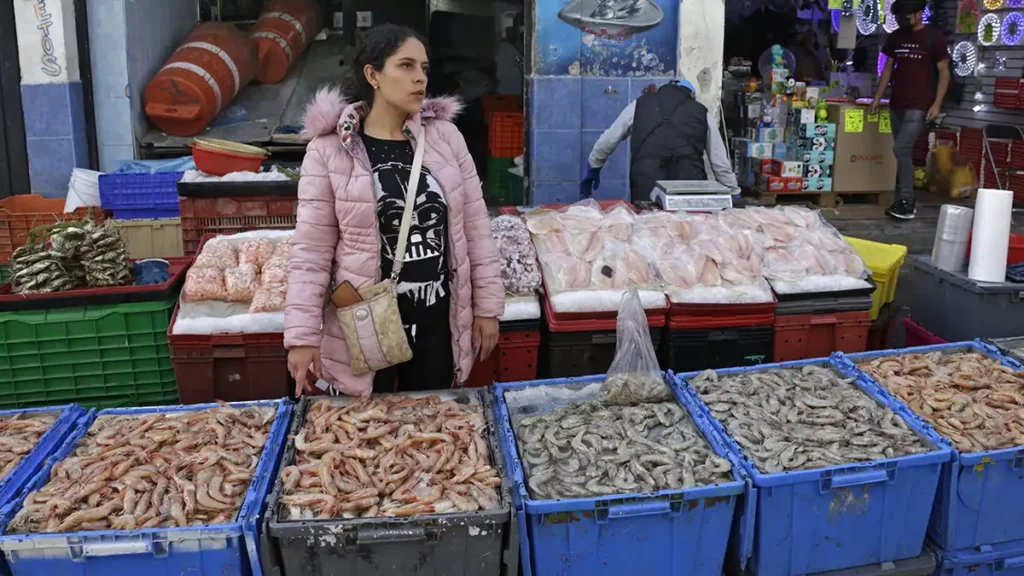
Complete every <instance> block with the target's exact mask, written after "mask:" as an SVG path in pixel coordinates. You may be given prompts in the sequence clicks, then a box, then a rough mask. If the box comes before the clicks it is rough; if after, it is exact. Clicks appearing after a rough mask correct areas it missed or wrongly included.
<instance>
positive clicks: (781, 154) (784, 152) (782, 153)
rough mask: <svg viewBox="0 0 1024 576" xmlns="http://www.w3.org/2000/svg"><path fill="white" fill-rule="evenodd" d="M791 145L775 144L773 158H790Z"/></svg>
mask: <svg viewBox="0 0 1024 576" xmlns="http://www.w3.org/2000/svg"><path fill="white" fill-rule="evenodd" d="M788 154H789V146H788V145H787V144H773V145H772V158H775V159H776V160H789V156H788Z"/></svg>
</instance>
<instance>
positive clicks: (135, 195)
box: [99, 172, 184, 220]
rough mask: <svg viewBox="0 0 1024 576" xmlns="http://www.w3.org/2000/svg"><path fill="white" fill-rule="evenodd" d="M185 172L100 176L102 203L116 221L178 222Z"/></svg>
mask: <svg viewBox="0 0 1024 576" xmlns="http://www.w3.org/2000/svg"><path fill="white" fill-rule="evenodd" d="M183 174H184V172H154V173H152V174H146V173H135V172H123V173H122V172H114V173H112V174H101V175H100V177H99V183H100V203H101V204H102V206H103V208H104V209H105V210H113V211H114V218H118V219H121V220H136V219H140V218H177V217H179V216H180V215H181V211H180V210H179V208H178V180H181V177H182V175H183Z"/></svg>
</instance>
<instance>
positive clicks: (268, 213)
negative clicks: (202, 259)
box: [179, 196, 299, 256]
mask: <svg viewBox="0 0 1024 576" xmlns="http://www.w3.org/2000/svg"><path fill="white" fill-rule="evenodd" d="M179 205H180V207H181V239H182V243H183V244H184V248H185V255H186V256H194V255H195V254H196V252H197V251H198V250H199V245H200V241H201V240H202V238H203V236H205V235H207V234H237V233H239V232H248V231H249V230H287V229H289V228H295V211H296V210H297V209H298V205H299V199H298V198H297V197H295V196H233V197H220V198H192V197H188V196H182V197H181V198H180V201H179Z"/></svg>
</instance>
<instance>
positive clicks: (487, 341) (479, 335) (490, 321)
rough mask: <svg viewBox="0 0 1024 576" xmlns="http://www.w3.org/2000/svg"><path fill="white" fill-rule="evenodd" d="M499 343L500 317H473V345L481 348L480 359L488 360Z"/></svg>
mask: <svg viewBox="0 0 1024 576" xmlns="http://www.w3.org/2000/svg"><path fill="white" fill-rule="evenodd" d="M497 345H498V319H497V318H481V317H480V316H477V317H476V318H474V319H473V346H474V347H475V348H477V349H478V350H480V359H481V360H486V359H487V357H488V356H490V355H491V352H494V347H495V346H497Z"/></svg>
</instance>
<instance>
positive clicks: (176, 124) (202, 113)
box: [143, 22, 257, 136]
mask: <svg viewBox="0 0 1024 576" xmlns="http://www.w3.org/2000/svg"><path fill="white" fill-rule="evenodd" d="M256 66H257V61H256V50H255V48H254V46H253V45H252V43H251V42H250V41H249V38H248V37H246V35H245V34H243V33H242V32H241V31H239V30H238V28H235V27H234V25H232V24H224V23H219V22H204V23H202V24H200V25H198V26H196V28H195V30H193V31H192V33H191V34H189V35H188V38H185V41H184V42H182V44H181V45H180V46H178V49H177V50H175V51H174V53H173V54H171V57H170V58H168V59H167V62H166V63H164V66H163V68H161V69H160V71H159V72H157V73H156V76H154V77H153V79H152V80H150V81H149V84H148V85H147V86H146V92H145V94H144V95H143V99H144V102H145V104H146V116H149V119H150V120H152V121H153V123H154V124H156V125H157V127H158V128H160V129H161V130H163V131H164V132H166V133H168V134H171V135H174V136H193V135H195V134H198V133H200V132H202V131H203V129H204V128H206V126H207V125H208V124H209V123H210V121H212V120H213V119H214V118H215V117H216V116H217V114H219V113H220V111H221V110H223V109H224V108H226V107H227V105H228V104H229V103H230V102H231V100H232V99H233V98H234V97H235V96H237V95H238V93H239V92H240V91H241V90H242V88H244V87H245V86H246V85H247V84H248V83H249V82H252V79H253V77H254V76H255V75H256Z"/></svg>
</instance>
